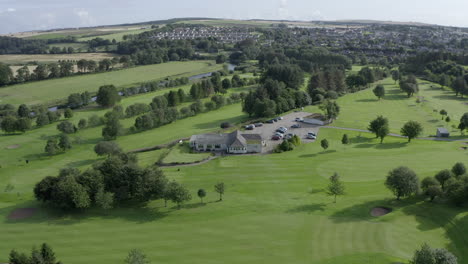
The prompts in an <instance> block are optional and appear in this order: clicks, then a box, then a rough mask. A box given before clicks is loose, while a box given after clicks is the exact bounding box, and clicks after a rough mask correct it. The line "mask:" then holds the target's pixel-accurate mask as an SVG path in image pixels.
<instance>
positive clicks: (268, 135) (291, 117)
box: [243, 112, 320, 153]
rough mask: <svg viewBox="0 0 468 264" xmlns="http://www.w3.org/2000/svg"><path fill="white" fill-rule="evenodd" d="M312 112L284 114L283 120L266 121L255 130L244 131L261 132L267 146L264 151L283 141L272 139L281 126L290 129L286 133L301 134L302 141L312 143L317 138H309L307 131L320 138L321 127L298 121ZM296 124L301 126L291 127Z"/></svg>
mask: <svg viewBox="0 0 468 264" xmlns="http://www.w3.org/2000/svg"><path fill="white" fill-rule="evenodd" d="M310 115H311V113H306V112H295V113H291V114H288V115H284V116H282V117H283V120H278V121H277V122H274V123H273V124H269V123H266V122H264V123H263V126H261V127H256V128H254V129H253V130H245V131H243V133H245V134H260V135H261V136H262V139H263V140H264V141H265V144H266V146H265V147H264V148H263V152H264V153H265V152H270V151H272V150H273V149H274V148H275V147H276V146H277V145H278V144H280V143H281V142H283V140H282V139H280V140H272V137H273V135H274V134H275V131H276V130H277V129H278V128H280V127H285V128H287V129H288V131H287V132H286V133H285V134H288V133H292V134H295V135H297V136H299V137H300V138H301V140H302V143H310V142H314V141H315V140H312V139H307V133H308V132H314V133H315V134H316V135H317V139H319V137H320V135H319V134H318V132H319V127H320V126H317V125H309V124H305V123H302V122H296V121H295V119H296V118H304V117H307V116H310ZM294 124H300V125H301V127H300V128H291V126H292V125H294Z"/></svg>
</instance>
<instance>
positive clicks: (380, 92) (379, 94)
mask: <svg viewBox="0 0 468 264" xmlns="http://www.w3.org/2000/svg"><path fill="white" fill-rule="evenodd" d="M372 92H374V95H375V96H377V98H379V100H380V98H382V97H384V96H385V88H384V86H383V85H381V84H379V85H377V86H376V87H375V88H374V90H372Z"/></svg>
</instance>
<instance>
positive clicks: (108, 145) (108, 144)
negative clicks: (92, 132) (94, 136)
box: [94, 141, 122, 156]
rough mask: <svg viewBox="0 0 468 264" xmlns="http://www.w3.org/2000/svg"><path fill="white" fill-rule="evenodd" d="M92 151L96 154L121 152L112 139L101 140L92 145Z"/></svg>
mask: <svg viewBox="0 0 468 264" xmlns="http://www.w3.org/2000/svg"><path fill="white" fill-rule="evenodd" d="M94 152H96V154H97V155H98V156H104V155H108V156H110V155H116V154H119V153H122V149H121V148H120V146H119V145H118V144H117V143H116V142H114V141H101V142H99V143H97V144H96V146H94Z"/></svg>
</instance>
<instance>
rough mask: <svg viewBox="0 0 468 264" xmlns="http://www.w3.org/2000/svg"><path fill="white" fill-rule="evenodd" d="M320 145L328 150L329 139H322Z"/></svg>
mask: <svg viewBox="0 0 468 264" xmlns="http://www.w3.org/2000/svg"><path fill="white" fill-rule="evenodd" d="M320 146H322V148H323V150H327V148H328V147H329V145H328V140H327V139H326V138H324V139H322V141H320Z"/></svg>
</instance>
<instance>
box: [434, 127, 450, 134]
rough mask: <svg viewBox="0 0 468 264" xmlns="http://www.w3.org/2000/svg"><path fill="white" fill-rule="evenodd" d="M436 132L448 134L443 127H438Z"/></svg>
mask: <svg viewBox="0 0 468 264" xmlns="http://www.w3.org/2000/svg"><path fill="white" fill-rule="evenodd" d="M437 132H439V133H441V134H448V133H449V132H448V130H447V129H446V128H445V127H438V128H437Z"/></svg>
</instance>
